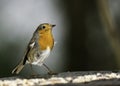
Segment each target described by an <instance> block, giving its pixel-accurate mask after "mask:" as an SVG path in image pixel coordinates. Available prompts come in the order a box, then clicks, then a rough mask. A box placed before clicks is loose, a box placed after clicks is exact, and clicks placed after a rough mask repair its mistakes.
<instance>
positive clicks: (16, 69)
mask: <svg viewBox="0 0 120 86" xmlns="http://www.w3.org/2000/svg"><path fill="white" fill-rule="evenodd" d="M24 65H25V64H23V60H22V61H21V62H20V63H19V64H18V66H16V67H15V68H14V69H13V71H12V74H14V73H15V74H18V73H19V72H20V71H21V70H22V69H23V67H24Z"/></svg>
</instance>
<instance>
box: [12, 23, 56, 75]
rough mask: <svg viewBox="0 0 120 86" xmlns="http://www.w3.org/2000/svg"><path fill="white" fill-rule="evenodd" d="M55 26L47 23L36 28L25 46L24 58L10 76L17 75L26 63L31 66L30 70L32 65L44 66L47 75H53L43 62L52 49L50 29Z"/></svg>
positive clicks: (52, 39) (52, 40)
mask: <svg viewBox="0 0 120 86" xmlns="http://www.w3.org/2000/svg"><path fill="white" fill-rule="evenodd" d="M55 26H56V25H52V24H49V23H43V24H40V25H39V26H38V28H37V29H36V31H35V32H34V34H33V37H32V38H31V40H30V42H29V44H28V46H27V49H26V52H25V55H24V57H23V58H22V60H21V61H20V63H19V64H18V65H17V66H16V67H15V69H13V71H12V74H14V73H15V74H18V73H19V72H20V71H21V70H22V69H23V67H24V66H25V64H27V63H29V64H30V65H31V68H32V64H33V65H38V66H44V67H45V68H46V69H47V71H48V73H49V74H54V73H53V72H52V71H51V70H50V69H49V67H48V66H47V65H46V64H45V63H44V60H45V58H47V57H48V56H49V54H50V52H51V50H52V49H53V47H54V38H53V35H52V28H53V27H55Z"/></svg>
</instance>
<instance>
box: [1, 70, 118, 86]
mask: <svg viewBox="0 0 120 86" xmlns="http://www.w3.org/2000/svg"><path fill="white" fill-rule="evenodd" d="M38 85H39V86H40V85H41V86H44V85H54V86H58V85H60V86H67V85H69V86H106V85H107V86H120V72H119V71H116V72H112V71H84V72H64V73H59V74H58V75H52V76H48V75H44V76H43V77H42V78H41V77H39V76H38V77H36V78H24V77H18V76H14V77H5V78H0V86H38Z"/></svg>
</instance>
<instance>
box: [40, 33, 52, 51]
mask: <svg viewBox="0 0 120 86" xmlns="http://www.w3.org/2000/svg"><path fill="white" fill-rule="evenodd" d="M39 36H40V37H39V41H38V43H39V45H40V50H45V49H47V47H50V49H52V48H53V45H54V39H53V36H52V34H51V32H49V31H48V32H46V33H42V34H39Z"/></svg>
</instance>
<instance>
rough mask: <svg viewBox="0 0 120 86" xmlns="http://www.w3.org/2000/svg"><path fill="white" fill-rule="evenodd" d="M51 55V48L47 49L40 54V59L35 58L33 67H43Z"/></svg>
mask: <svg viewBox="0 0 120 86" xmlns="http://www.w3.org/2000/svg"><path fill="white" fill-rule="evenodd" d="M49 54H50V47H47V49H46V50H44V51H41V52H40V56H39V57H35V60H34V62H33V63H32V64H33V65H40V66H41V65H42V64H43V62H44V60H45V58H47V57H48V56H49Z"/></svg>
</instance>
